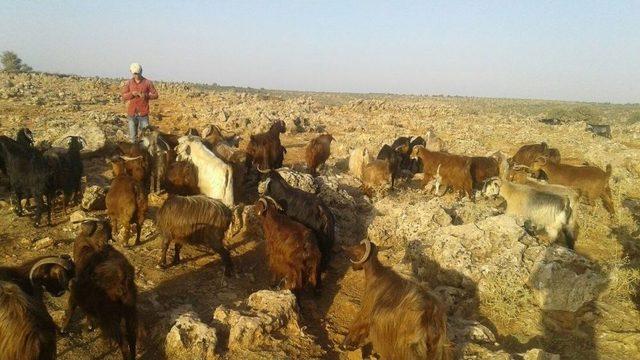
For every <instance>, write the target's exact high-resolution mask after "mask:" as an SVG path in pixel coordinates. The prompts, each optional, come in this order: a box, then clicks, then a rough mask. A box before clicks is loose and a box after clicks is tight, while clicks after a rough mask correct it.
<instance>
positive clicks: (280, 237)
mask: <svg viewBox="0 0 640 360" xmlns="http://www.w3.org/2000/svg"><path fill="white" fill-rule="evenodd" d="M265 204H268V205H266V207H265ZM255 206H256V212H257V214H258V216H259V217H260V219H261V220H262V229H263V233H264V238H265V243H266V253H267V258H268V259H269V260H268V263H269V271H270V272H271V274H272V277H273V280H276V279H281V278H284V280H285V288H286V289H288V290H291V291H293V292H294V293H296V294H298V293H299V292H300V291H301V290H302V289H303V288H304V287H305V285H306V284H310V285H311V286H313V287H314V288H317V287H318V285H319V282H320V272H319V271H320V259H321V254H320V250H319V249H318V240H317V239H316V236H315V235H314V233H313V231H312V230H310V229H309V228H307V227H306V226H304V225H302V224H301V223H299V222H297V221H295V220H293V219H291V218H289V217H288V216H287V215H285V214H284V213H281V212H280V210H278V209H277V208H276V206H275V205H274V204H273V203H272V202H271V201H266V200H264V198H262V199H261V200H259V201H258V202H257V203H256V205H255Z"/></svg>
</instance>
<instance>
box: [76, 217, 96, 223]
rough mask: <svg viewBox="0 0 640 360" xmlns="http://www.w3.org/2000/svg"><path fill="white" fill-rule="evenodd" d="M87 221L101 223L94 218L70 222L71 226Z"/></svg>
mask: <svg viewBox="0 0 640 360" xmlns="http://www.w3.org/2000/svg"><path fill="white" fill-rule="evenodd" d="M87 221H102V220H100V219H98V218H94V217H88V218H84V219H80V220H76V221H72V222H71V223H72V224H79V223H84V222H87Z"/></svg>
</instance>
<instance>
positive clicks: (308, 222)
mask: <svg viewBox="0 0 640 360" xmlns="http://www.w3.org/2000/svg"><path fill="white" fill-rule="evenodd" d="M260 172H261V173H263V174H265V175H266V179H265V184H264V194H263V195H265V196H269V197H271V198H273V199H274V200H275V201H276V202H277V203H278V204H279V205H280V206H281V207H282V208H283V209H284V211H285V212H286V214H287V215H288V216H289V217H291V218H293V219H294V220H296V221H298V222H300V223H302V224H303V225H304V226H306V227H308V228H309V229H311V230H313V231H314V232H315V233H316V237H317V238H318V241H319V244H318V247H319V248H320V252H321V253H322V261H321V263H320V269H321V270H322V271H324V270H326V269H327V266H328V264H329V260H330V259H331V254H332V250H333V244H334V242H335V218H334V216H333V213H332V212H331V210H330V209H329V207H328V206H327V205H325V204H324V202H323V201H322V200H321V199H320V198H319V197H318V196H317V195H316V194H312V193H308V192H306V191H302V190H300V189H297V188H294V187H292V186H291V185H289V184H288V183H287V182H286V181H285V180H284V179H283V178H282V176H280V174H279V173H278V172H277V171H275V170H271V171H264V170H260Z"/></svg>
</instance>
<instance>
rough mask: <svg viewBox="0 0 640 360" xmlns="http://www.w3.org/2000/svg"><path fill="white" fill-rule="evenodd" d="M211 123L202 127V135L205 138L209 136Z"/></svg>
mask: <svg viewBox="0 0 640 360" xmlns="http://www.w3.org/2000/svg"><path fill="white" fill-rule="evenodd" d="M212 128H213V125H211V124H209V125H207V126H205V128H204V129H202V137H203V138H206V137H207V136H209V134H211V131H212Z"/></svg>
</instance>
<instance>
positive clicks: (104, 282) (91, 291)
mask: <svg viewBox="0 0 640 360" xmlns="http://www.w3.org/2000/svg"><path fill="white" fill-rule="evenodd" d="M109 239H111V227H110V225H109V224H108V223H107V222H103V221H96V222H90V223H83V224H82V225H81V233H80V234H79V235H78V236H77V237H76V240H75V243H74V247H73V257H74V259H75V261H76V278H75V283H74V284H73V286H71V296H70V297H69V307H68V308H67V312H66V314H65V321H64V325H63V329H66V328H67V327H68V324H69V321H70V319H71V317H72V315H73V312H74V310H75V308H76V307H80V308H81V309H82V310H83V311H84V313H85V314H86V315H87V317H88V318H89V319H90V320H91V321H92V322H94V323H95V324H96V325H97V326H98V327H99V328H100V330H101V331H102V333H103V335H104V336H105V337H106V338H107V339H109V340H112V341H114V342H116V343H118V345H119V346H120V351H121V352H122V356H123V358H124V359H131V360H133V359H135V356H136V342H137V331H138V315H137V308H136V303H137V288H136V284H135V270H134V268H133V266H132V265H131V263H129V261H128V260H127V258H126V257H125V256H124V255H123V254H122V253H120V252H119V251H118V250H116V249H114V248H113V247H112V246H111V245H109V244H108V241H109Z"/></svg>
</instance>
